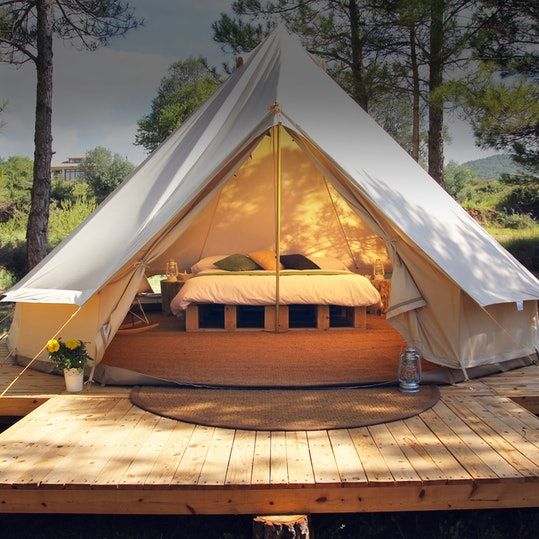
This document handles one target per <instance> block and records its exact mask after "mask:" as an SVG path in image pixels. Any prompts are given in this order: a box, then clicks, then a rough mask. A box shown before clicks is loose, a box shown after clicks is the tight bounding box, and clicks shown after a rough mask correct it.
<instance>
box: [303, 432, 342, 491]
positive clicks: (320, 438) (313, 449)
mask: <svg viewBox="0 0 539 539" xmlns="http://www.w3.org/2000/svg"><path fill="white" fill-rule="evenodd" d="M307 441H308V443H309V453H310V454H311V462H312V465H313V472H314V480H315V481H316V483H317V484H320V483H340V479H341V478H340V475H339V469H338V467H337V463H336V462H335V457H334V456H333V448H332V447H331V442H330V440H329V437H328V433H327V431H325V430H314V431H313V430H311V431H307Z"/></svg>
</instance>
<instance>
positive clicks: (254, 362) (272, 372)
mask: <svg viewBox="0 0 539 539" xmlns="http://www.w3.org/2000/svg"><path fill="white" fill-rule="evenodd" d="M155 320H157V321H159V326H158V327H157V328H155V329H152V330H150V331H146V332H144V333H139V334H134V335H117V336H116V337H115V338H114V340H113V341H112V343H111V344H110V346H109V348H108V349H107V351H106V354H105V357H104V359H103V363H104V364H105V365H110V366H113V367H120V368H124V369H129V370H132V371H136V372H139V373H142V374H147V375H149V376H153V377H156V378H161V379H164V380H171V381H175V382H179V383H184V384H201V385H223V386H238V385H239V386H253V385H256V386H318V385H326V384H328V385H329V384H348V383H360V382H372V381H384V380H394V379H395V378H396V373H397V363H398V357H399V353H400V352H401V351H402V350H403V348H404V347H405V346H406V343H405V342H404V340H403V339H402V337H401V336H400V335H399V334H398V333H397V332H396V331H395V330H394V329H393V328H392V327H391V326H390V325H389V324H388V323H387V322H386V320H385V319H384V318H382V317H379V316H368V317H367V329H366V330H353V329H330V330H328V331H316V330H294V331H288V332H286V333H280V334H275V333H268V332H264V331H235V332H223V331H221V332H218V331H217V332H214V331H211V332H209V331H206V332H199V333H186V332H185V331H181V330H180V329H179V323H178V321H177V320H176V319H174V318H172V317H169V318H165V317H161V318H160V319H157V318H154V319H152V322H153V321H155ZM424 367H425V369H429V368H432V367H435V366H433V365H432V364H425V365H424Z"/></svg>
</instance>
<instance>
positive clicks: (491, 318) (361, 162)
mask: <svg viewBox="0 0 539 539" xmlns="http://www.w3.org/2000/svg"><path fill="white" fill-rule="evenodd" d="M274 126H279V129H280V130H281V132H282V133H283V139H285V145H284V150H283V171H284V181H283V216H282V244H281V248H282V250H283V251H286V250H289V251H296V252H297V251H298V250H299V251H300V252H306V253H307V254H332V255H334V256H341V257H342V258H343V259H345V260H346V261H347V263H348V264H349V265H350V266H351V267H352V266H354V265H355V266H357V267H360V268H361V264H368V263H369V260H370V258H372V253H373V252H375V253H380V250H382V251H383V250H384V249H383V246H385V248H386V249H387V255H388V256H389V259H390V260H391V263H392V266H393V279H392V292H391V298H390V306H389V311H388V314H387V317H388V321H389V322H390V323H391V324H392V325H393V326H394V327H395V328H396V329H397V330H398V331H399V332H400V333H401V334H402V335H403V337H404V338H405V339H406V340H407V341H408V342H409V343H410V344H413V345H415V346H416V347H417V348H418V349H419V350H420V352H421V353H422V355H423V356H424V357H426V358H428V359H429V360H430V361H433V362H435V363H438V364H440V365H443V366H447V367H453V368H462V369H466V368H468V367H473V366H477V365H484V364H493V363H499V362H504V361H508V360H512V359H514V358H519V357H523V356H528V355H532V354H535V353H536V351H537V349H538V347H539V336H538V330H537V325H538V319H537V300H538V299H539V282H538V281H537V279H536V278H535V277H534V276H533V275H532V274H531V273H530V272H528V271H527V270H526V269H525V268H524V267H523V266H522V265H521V264H519V262H518V261H516V260H515V259H514V258H513V257H512V256H511V255H510V254H509V253H507V252H506V251H505V250H504V249H503V248H502V247H501V246H500V245H499V244H498V243H497V242H496V241H495V240H493V239H492V238H491V237H490V236H489V235H488V234H487V233H486V232H485V231H484V230H483V229H482V228H481V227H480V226H479V225H478V224H477V223H476V222H475V221H474V220H473V219H471V218H470V217H469V216H468V215H467V213H466V212H465V211H464V210H463V209H462V208H461V207H460V206H459V205H458V204H457V203H456V202H454V201H453V199H452V198H451V197H450V196H449V195H447V194H446V193H445V191H444V190H443V189H442V188H441V187H440V186H439V185H438V184H436V182H434V181H433V180H432V179H431V178H430V177H429V176H428V175H427V173H426V172H425V171H424V170H423V169H422V168H421V167H420V166H419V165H418V164H417V163H416V162H415V161H414V160H413V159H412V158H411V157H410V156H409V155H408V154H407V153H406V152H405V151H404V150H403V149H402V148H401V147H400V146H399V145H398V144H397V143H396V142H395V141H394V140H392V139H391V137H390V136H389V135H387V134H386V133H385V132H384V131H383V130H382V129H381V128H380V127H379V126H378V125H377V124H376V123H375V122H374V121H373V120H372V119H371V118H370V117H369V116H368V115H367V114H366V113H365V112H364V111H363V110H362V109H361V108H360V107H359V106H357V104H356V103H354V102H353V101H352V100H351V99H350V97H349V96H348V95H346V93H345V92H343V91H342V89H340V88H339V87H338V86H337V84H336V83H335V82H334V81H333V80H332V79H331V78H330V77H329V76H328V75H327V74H325V73H324V72H323V71H322V70H321V69H320V68H319V66H318V65H317V64H316V62H315V61H314V60H313V59H312V58H311V57H310V56H309V54H308V53H307V52H306V51H305V50H303V49H302V47H301V46H300V44H299V43H298V42H297V40H296V39H295V38H293V37H291V36H290V35H288V33H287V32H286V30H284V29H282V28H281V29H279V30H277V31H276V32H274V33H273V34H272V35H271V36H269V37H268V38H267V39H266V40H265V41H264V42H263V43H262V44H261V45H260V46H259V47H258V48H257V49H255V51H253V53H251V55H250V56H249V57H248V58H247V60H246V61H245V63H244V65H243V66H242V67H241V68H239V69H238V70H236V72H234V73H233V74H232V75H231V77H230V78H229V80H228V81H227V82H226V83H225V84H223V85H222V87H221V88H220V89H219V90H218V91H217V92H216V93H215V94H214V95H213V96H212V97H211V98H210V99H209V100H208V102H207V103H206V104H205V105H204V106H202V107H201V108H200V109H199V110H198V111H197V112H196V113H195V114H194V115H193V116H192V117H190V118H189V120H188V121H186V122H185V123H184V124H183V125H182V126H181V127H180V129H178V130H177V131H176V132H175V133H174V134H173V135H171V136H170V137H169V138H168V139H167V140H166V141H165V142H164V143H163V144H162V145H161V146H160V147H159V148H158V149H157V150H156V151H155V152H154V153H153V154H152V155H151V156H150V157H149V158H148V159H147V160H146V161H145V162H144V163H143V164H142V165H141V166H139V167H138V169H137V170H136V171H135V172H134V173H133V174H132V175H131V176H130V177H129V178H128V179H127V180H126V181H125V182H124V183H123V184H122V185H121V186H120V187H119V188H118V189H117V190H116V191H115V192H114V193H113V194H112V195H111V196H110V197H109V198H108V199H107V200H106V201H105V202H104V203H103V204H102V205H101V206H100V207H99V208H98V209H97V211H96V212H95V213H94V214H93V215H92V216H91V217H90V218H89V219H88V220H87V221H86V222H85V223H83V224H82V225H81V226H80V227H79V228H78V229H77V230H76V231H75V232H74V233H73V234H72V235H71V236H70V237H69V238H67V239H66V240H65V241H64V242H63V243H62V244H61V245H59V246H58V247H57V248H56V249H55V250H54V251H53V252H52V253H51V254H50V255H49V256H48V257H47V258H46V259H45V260H44V261H43V262H42V263H41V264H40V265H39V266H38V267H36V268H35V269H34V270H33V271H32V272H31V273H29V274H28V275H27V276H26V277H25V278H24V279H23V280H21V281H20V282H19V283H18V284H17V285H16V286H15V287H13V288H12V289H11V290H9V291H8V292H7V294H6V295H5V297H4V299H3V301H13V302H16V303H17V305H16V311H15V317H14V321H13V324H12V327H11V330H10V334H9V346H10V347H11V348H12V349H14V350H16V352H17V354H18V355H19V356H21V357H25V358H33V357H34V356H36V354H38V352H39V351H40V350H41V348H42V347H43V344H44V342H45V341H46V340H47V339H49V338H51V337H52V336H53V335H58V334H59V332H60V334H61V335H68V334H69V336H76V337H77V338H80V339H83V340H85V341H87V342H89V343H90V345H89V351H90V353H91V355H92V356H93V357H95V359H96V360H97V361H98V362H99V361H100V359H101V358H102V357H103V354H104V351H105V349H106V347H107V345H108V344H109V343H110V342H111V340H112V338H113V337H114V335H115V333H116V331H117V329H118V327H119V326H120V324H121V322H122V320H123V318H124V316H125V314H126V313H127V311H128V309H129V306H130V304H131V302H132V300H133V298H134V296H135V294H136V292H137V290H138V289H139V286H140V284H141V282H142V280H143V279H144V275H145V274H148V273H157V272H161V271H162V270H163V267H164V261H165V260H166V259H167V258H169V257H171V256H172V257H174V258H177V259H179V260H180V261H181V263H182V265H183V266H187V265H189V264H190V263H191V262H194V261H195V260H196V258H198V257H199V256H201V255H211V254H221V252H219V251H222V252H223V254H230V253H231V252H246V251H248V250H249V249H252V248H265V247H271V246H272V242H274V235H273V231H274V228H275V227H274V219H275V218H274V214H275V212H274V211H273V206H272V204H273V200H272V199H271V196H270V197H269V200H268V194H271V193H270V191H271V187H268V185H266V186H264V182H263V178H264V177H265V175H264V174H263V173H259V174H258V173H256V171H257V170H258V171H260V170H262V169H263V167H264V164H263V159H264V156H267V151H269V150H268V146H267V145H268V144H269V142H267V141H268V140H270V139H269V137H267V136H266V135H268V133H271V132H274V130H272V128H273V127H274ZM287 151H288V152H289V154H290V157H289V158H288V165H289V166H288V165H287V157H286V155H287V154H286V152H287ZM264 152H266V153H264ZM250 162H254V163H255V165H250V164H249V163H250ZM256 167H258V169H257V168H256ZM253 170H255V172H253ZM287 171H288V172H287ZM287 174H288V176H286V175H287ZM302 178H306V179H308V181H307V180H306V181H305V182H304V181H303V180H302ZM317 185H318V188H317V187H316V186H317ZM317 189H318V190H317ZM315 192H317V193H320V192H325V195H324V196H322V195H320V196H319V197H318V198H317V196H318V195H317V196H315V195H314V194H313V195H312V196H311V195H310V194H309V193H315ZM313 201H314V202H313ZM287 204H288V206H287ZM313 207H315V208H318V210H319V213H316V212H315V213H313V214H310V215H309V208H311V209H312V208H313ZM287 208H288V209H287ZM320 215H326V216H328V215H333V216H334V217H335V218H334V219H329V218H328V220H327V223H328V225H327V227H326V228H325V229H324V231H323V232H324V233H323V234H322V233H321V231H320V227H319V225H320V222H321V221H322V219H321V218H320ZM324 222H326V221H324ZM343 223H344V224H343ZM316 226H318V228H316ZM324 234H325V235H326V236H324ZM300 240H302V241H300ZM380 242H383V245H382V244H381V243H380ZM366 246H368V249H367V248H366ZM362 250H366V251H367V252H368V256H367V259H366V260H364V259H362V258H361V252H362ZM212 251H213V252H212ZM216 251H217V252H216ZM336 251H337V252H336ZM342 338H344V339H345V338H346V336H345V335H343V336H342ZM41 354H42V356H43V357H45V356H46V354H45V353H44V352H41Z"/></svg>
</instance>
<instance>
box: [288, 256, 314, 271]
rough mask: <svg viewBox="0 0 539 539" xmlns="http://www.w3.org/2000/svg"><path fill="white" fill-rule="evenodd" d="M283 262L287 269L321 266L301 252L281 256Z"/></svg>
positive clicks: (308, 268) (306, 268)
mask: <svg viewBox="0 0 539 539" xmlns="http://www.w3.org/2000/svg"><path fill="white" fill-rule="evenodd" d="M281 263H282V264H283V265H284V267H285V269H296V270H310V269H320V266H318V265H317V264H315V263H314V262H313V261H312V260H309V259H308V258H307V257H306V256H304V255H300V254H293V255H283V256H281Z"/></svg>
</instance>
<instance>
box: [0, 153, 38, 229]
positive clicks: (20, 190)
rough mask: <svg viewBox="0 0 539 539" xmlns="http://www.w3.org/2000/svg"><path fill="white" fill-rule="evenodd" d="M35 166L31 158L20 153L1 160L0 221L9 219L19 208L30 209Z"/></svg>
mask: <svg viewBox="0 0 539 539" xmlns="http://www.w3.org/2000/svg"><path fill="white" fill-rule="evenodd" d="M33 167H34V163H33V161H32V160H31V159H28V158H27V157H22V156H20V155H14V156H11V157H9V158H8V159H5V160H0V221H5V220H6V219H9V217H10V216H12V215H13V213H14V212H15V210H17V209H18V210H25V209H28V207H29V205H30V189H31V188H32V180H33V175H34V172H33Z"/></svg>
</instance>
